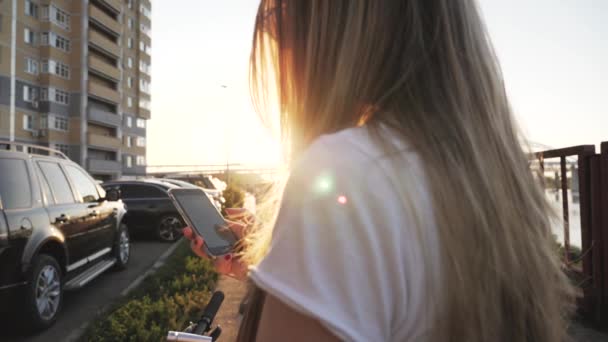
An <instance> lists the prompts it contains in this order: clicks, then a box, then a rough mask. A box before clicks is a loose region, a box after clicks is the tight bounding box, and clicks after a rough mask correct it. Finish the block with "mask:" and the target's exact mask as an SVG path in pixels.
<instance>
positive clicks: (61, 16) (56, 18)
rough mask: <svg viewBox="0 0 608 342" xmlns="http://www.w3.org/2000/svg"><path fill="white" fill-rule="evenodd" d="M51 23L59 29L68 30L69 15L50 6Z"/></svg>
mask: <svg viewBox="0 0 608 342" xmlns="http://www.w3.org/2000/svg"><path fill="white" fill-rule="evenodd" d="M50 17H51V22H53V23H54V24H56V25H57V26H59V27H63V28H64V29H66V30H68V29H69V28H70V15H69V14H67V13H66V12H64V11H62V10H61V9H59V8H58V7H55V6H54V5H53V6H51V16H50Z"/></svg>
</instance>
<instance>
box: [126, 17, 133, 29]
mask: <svg viewBox="0 0 608 342" xmlns="http://www.w3.org/2000/svg"><path fill="white" fill-rule="evenodd" d="M127 26H128V27H129V28H133V18H128V19H127Z"/></svg>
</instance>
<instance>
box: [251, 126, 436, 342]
mask: <svg viewBox="0 0 608 342" xmlns="http://www.w3.org/2000/svg"><path fill="white" fill-rule="evenodd" d="M385 133H387V134H386V135H385V136H387V137H388V139H390V140H392V142H393V144H394V146H396V151H395V150H393V151H392V152H390V153H387V152H385V149H383V148H382V146H379V144H377V143H376V140H374V139H372V137H371V135H370V133H369V131H368V129H367V128H366V127H359V128H351V129H347V130H343V131H340V132H338V133H335V134H331V135H326V136H323V137H321V138H319V139H318V140H317V141H316V142H315V143H314V144H312V146H311V147H310V148H309V149H308V150H307V151H306V152H305V153H304V154H303V156H302V157H301V158H300V160H299V161H298V163H297V164H296V166H295V167H294V171H293V172H292V174H291V176H290V179H289V182H288V184H287V187H286V189H285V193H284V196H283V200H282V204H281V208H280V211H279V214H278V217H277V222H276V225H275V230H274V232H273V237H272V242H271V247H270V250H269V252H268V255H267V256H266V257H265V258H264V260H263V261H262V262H261V263H260V264H259V265H258V266H257V267H254V268H252V269H251V273H250V276H251V278H252V280H253V281H254V282H255V284H256V285H257V286H258V287H260V288H261V289H262V290H264V291H266V292H267V293H269V294H271V295H273V296H275V297H277V298H278V299H280V300H281V301H282V302H284V303H285V304H287V305H289V306H291V307H292V308H293V309H295V310H297V311H299V312H302V313H304V314H306V315H309V316H311V317H314V318H315V319H317V320H319V321H320V322H321V323H322V324H323V325H324V326H325V327H326V328H327V329H329V331H331V332H332V333H334V334H335V335H336V336H338V337H340V338H341V339H343V340H347V341H414V340H415V341H420V340H425V338H424V335H425V333H426V332H427V331H428V327H429V321H430V319H429V317H431V315H432V313H431V312H429V311H430V309H429V305H428V302H429V296H431V294H430V293H428V289H427V281H428V279H429V278H428V277H429V276H430V277H433V278H431V279H435V280H436V279H437V278H436V276H437V274H438V271H437V270H438V260H439V254H438V253H439V251H438V248H437V236H436V235H437V234H436V233H437V232H436V226H435V223H434V219H433V213H432V207H431V202H430V198H429V197H430V196H429V192H428V188H427V184H426V180H425V176H424V172H423V171H422V169H421V162H420V160H419V158H418V157H417V155H416V154H415V153H414V151H413V150H412V149H410V148H408V146H407V145H406V144H405V143H403V142H400V141H398V139H396V138H395V137H394V135H391V134H390V133H389V132H388V130H387V131H386V132H385ZM391 137H392V138H391ZM412 207H413V208H414V209H413V210H406V208H412ZM416 222H417V223H416ZM421 234H422V235H421ZM421 236H424V238H423V239H421ZM421 241H425V242H424V246H426V247H425V248H427V249H426V250H425V251H426V253H427V254H426V255H424V254H423V250H424V249H423V248H422V245H423V243H422V242H421ZM423 260H424V261H423ZM426 272H430V273H426Z"/></svg>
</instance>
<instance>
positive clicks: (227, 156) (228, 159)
mask: <svg viewBox="0 0 608 342" xmlns="http://www.w3.org/2000/svg"><path fill="white" fill-rule="evenodd" d="M220 88H222V89H223V90H224V107H226V105H227V104H228V101H226V90H227V89H228V86H227V85H225V84H222V85H220ZM229 115H230V111H226V113H225V114H224V148H225V149H226V151H225V152H226V185H228V184H229V183H230V139H229V137H228V130H229V128H228V126H229V124H230V120H228V116H229Z"/></svg>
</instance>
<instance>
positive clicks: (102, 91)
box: [89, 81, 120, 104]
mask: <svg viewBox="0 0 608 342" xmlns="http://www.w3.org/2000/svg"><path fill="white" fill-rule="evenodd" d="M89 95H91V96H94V97H96V98H98V99H100V100H104V101H107V102H111V103H114V104H117V103H119V102H120V94H119V93H118V92H117V91H116V90H114V89H112V88H108V87H106V86H103V85H101V84H97V83H94V82H91V81H89Z"/></svg>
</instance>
